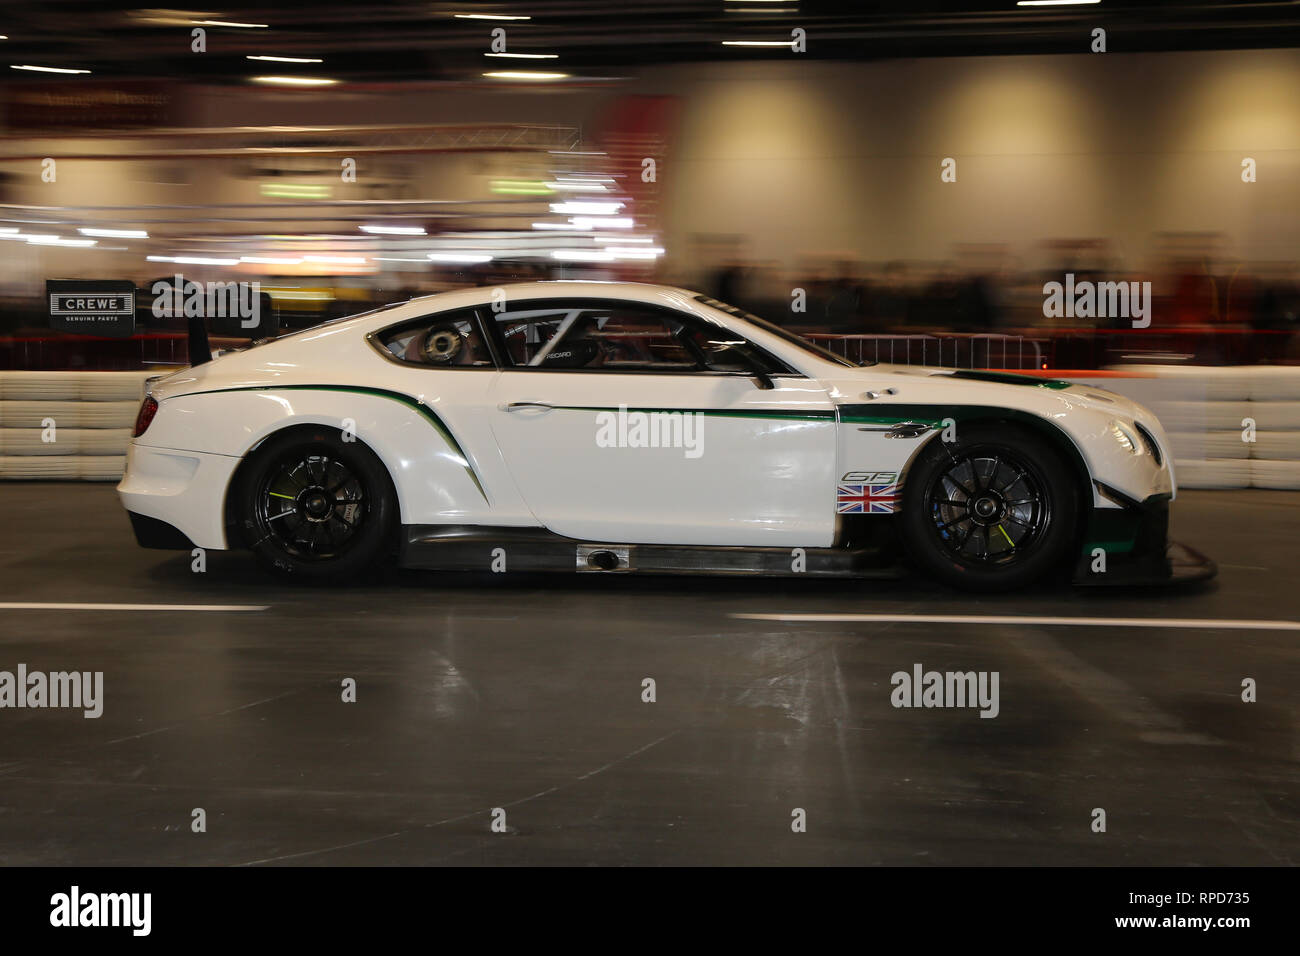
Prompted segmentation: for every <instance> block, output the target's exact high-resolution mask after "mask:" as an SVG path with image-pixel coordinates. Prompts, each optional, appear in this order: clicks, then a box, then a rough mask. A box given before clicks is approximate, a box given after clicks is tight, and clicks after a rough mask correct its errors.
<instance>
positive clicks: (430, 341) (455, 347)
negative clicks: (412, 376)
mask: <svg viewBox="0 0 1300 956" xmlns="http://www.w3.org/2000/svg"><path fill="white" fill-rule="evenodd" d="M372 341H373V343H374V344H375V345H376V346H377V347H379V348H380V349H382V350H383V351H384V352H385V353H386V354H387V355H388V357H389V358H392V359H395V360H396V361H398V362H404V363H406V364H408V365H427V366H431V367H433V368H493V367H494V363H493V361H492V353H491V352H490V351H489V350H488V347H487V344H486V343H485V342H484V341H483V336H482V333H480V332H479V327H478V322H477V321H476V319H475V317H474V313H473V312H443V313H440V314H438V315H431V316H426V317H424V318H421V319H411V320H408V321H406V322H403V323H402V324H401V325H395V326H393V327H392V328H391V329H384V330H383V331H382V332H378V333H376V334H375V335H374V336H373V338H372Z"/></svg>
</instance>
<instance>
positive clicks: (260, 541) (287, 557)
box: [233, 428, 397, 582]
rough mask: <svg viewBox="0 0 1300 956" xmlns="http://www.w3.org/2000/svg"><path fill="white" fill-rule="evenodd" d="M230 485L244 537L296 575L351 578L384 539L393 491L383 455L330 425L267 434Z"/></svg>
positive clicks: (265, 558)
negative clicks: (236, 479)
mask: <svg viewBox="0 0 1300 956" xmlns="http://www.w3.org/2000/svg"><path fill="white" fill-rule="evenodd" d="M233 493H234V495H235V501H234V504H235V508H236V514H237V515H238V519H239V526H240V529H241V531H242V533H243V537H244V543H245V544H246V545H247V546H248V547H249V548H250V549H251V550H252V551H253V552H254V553H255V554H256V555H257V556H258V558H259V559H260V560H261V561H262V562H263V563H265V564H267V565H268V566H270V567H271V568H273V569H274V570H276V571H278V572H281V573H284V574H287V575H289V576H291V577H294V578H298V579H300V580H303V581H308V582H348V581H353V580H357V579H358V578H361V577H363V576H364V575H365V574H366V572H367V571H369V570H371V569H373V568H374V567H376V566H377V565H379V564H380V563H381V562H382V561H383V559H384V558H385V557H386V556H387V552H388V550H389V549H390V546H391V544H392V540H393V538H392V532H393V528H394V527H395V525H396V522H397V499H396V494H395V493H394V491H393V486H392V481H391V480H390V479H389V477H388V472H387V470H386V469H385V468H384V464H383V462H381V461H380V460H379V458H378V456H376V455H375V453H374V452H372V451H371V450H370V449H369V448H366V447H365V446H364V445H363V444H361V443H360V442H359V441H344V440H343V436H342V434H341V433H340V432H338V431H337V430H334V429H329V428H319V429H311V430H301V431H294V432H291V433H288V434H286V435H284V436H282V437H279V438H271V439H269V440H267V442H266V443H265V444H263V445H262V446H261V447H260V448H258V449H257V450H256V451H255V452H254V453H253V455H252V457H251V458H250V459H249V461H248V462H247V463H246V465H245V466H244V468H243V469H242V470H241V473H240V478H239V481H238V483H237V486H236V488H235V489H234V492H233Z"/></svg>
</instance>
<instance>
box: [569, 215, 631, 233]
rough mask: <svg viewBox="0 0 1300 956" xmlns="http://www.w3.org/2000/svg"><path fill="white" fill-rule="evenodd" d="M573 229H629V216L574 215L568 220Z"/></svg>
mask: <svg viewBox="0 0 1300 956" xmlns="http://www.w3.org/2000/svg"><path fill="white" fill-rule="evenodd" d="M569 222H571V223H573V227H574V228H575V229H582V230H587V229H631V228H632V226H633V222H632V217H631V216H601V217H599V218H596V217H593V216H575V217H573V218H572V219H570V220H569Z"/></svg>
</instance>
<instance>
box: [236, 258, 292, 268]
mask: <svg viewBox="0 0 1300 956" xmlns="http://www.w3.org/2000/svg"><path fill="white" fill-rule="evenodd" d="M239 261H240V262H252V263H256V264H257V265H265V266H296V265H300V264H301V263H302V259H300V258H298V257H296V256H295V257H293V258H282V257H280V256H240V257H239Z"/></svg>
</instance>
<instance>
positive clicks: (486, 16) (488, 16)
mask: <svg viewBox="0 0 1300 956" xmlns="http://www.w3.org/2000/svg"><path fill="white" fill-rule="evenodd" d="M452 16H454V17H455V18H456V19H457V20H531V19H532V17H512V16H510V15H509V14H505V13H454V14H452Z"/></svg>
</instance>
